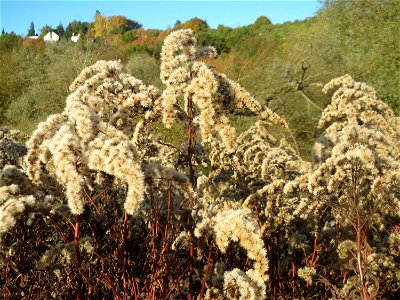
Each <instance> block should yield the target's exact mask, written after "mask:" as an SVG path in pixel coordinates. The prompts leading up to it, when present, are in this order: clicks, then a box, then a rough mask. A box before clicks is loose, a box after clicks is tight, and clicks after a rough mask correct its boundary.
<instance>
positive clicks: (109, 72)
mask: <svg viewBox="0 0 400 300" xmlns="http://www.w3.org/2000/svg"><path fill="white" fill-rule="evenodd" d="M216 55H217V53H216V50H215V49H214V48H212V47H206V48H202V49H198V48H197V47H196V39H195V37H194V33H193V31H192V30H190V29H180V30H176V31H173V32H171V33H170V35H169V36H167V37H166V39H165V41H164V45H163V47H162V50H161V67H160V74H161V75H160V78H161V82H162V83H163V85H164V86H165V87H164V89H158V88H156V87H155V86H152V85H146V84H144V83H143V82H142V81H141V80H139V79H136V78H135V77H133V76H132V75H130V74H127V73H125V72H123V66H122V64H121V62H119V61H98V62H97V63H95V64H94V65H92V66H89V67H87V68H85V69H84V70H83V71H82V72H81V74H80V75H79V76H78V77H77V78H76V80H75V81H74V82H73V83H72V84H71V87H70V91H71V93H70V95H69V96H68V97H67V99H66V105H65V108H64V110H63V111H62V112H61V113H59V114H54V115H50V116H49V117H48V118H47V120H45V121H44V122H42V123H40V124H39V125H38V127H37V129H36V130H35V131H34V132H33V133H32V135H31V136H30V137H29V139H28V140H27V142H26V147H25V145H24V144H23V143H21V142H20V140H18V139H17V138H15V137H14V136H13V134H14V133H12V132H11V131H9V130H8V129H1V131H0V133H1V136H0V138H1V140H0V163H1V165H0V166H1V169H2V171H1V173H0V222H1V227H0V259H1V260H0V268H1V271H2V276H1V279H0V293H1V297H2V298H4V299H21V298H32V297H34V298H40V299H42V298H43V299H70V298H75V299H91V298H93V299H112V298H114V299H124V300H125V299H199V300H200V299H243V300H244V299H253V300H258V299H278V298H281V299H285V298H293V299H306V298H319V299H330V298H336V299H347V298H354V299H360V298H361V299H363V300H365V299H375V298H377V299H387V298H390V297H395V296H396V295H398V293H399V289H400V286H399V282H400V273H399V271H398V270H399V266H400V257H399V253H400V252H399V251H400V250H399V249H400V225H399V217H400V216H399V207H400V201H399V193H400V190H399V178H400V175H399V167H400V166H399V155H400V154H399V153H400V148H399V144H398V141H399V133H398V132H399V119H398V118H397V117H396V116H395V115H394V113H393V111H392V110H391V109H390V108H389V106H388V105H386V104H384V103H383V102H382V101H380V100H379V99H378V97H377V95H376V92H375V91H374V90H373V89H372V88H371V87H369V86H368V85H366V84H365V83H359V82H356V81H354V80H353V79H352V78H351V77H350V76H349V75H345V76H343V77H340V78H336V79H334V80H333V81H331V82H330V83H328V84H327V85H326V86H325V88H324V91H325V92H328V91H329V90H331V89H333V88H334V87H335V86H339V88H338V89H337V90H336V91H335V92H334V93H333V95H332V102H331V104H329V105H328V106H327V107H326V108H325V110H324V111H323V113H322V116H321V119H320V122H319V125H318V130H319V133H320V136H319V138H318V139H317V140H316V142H315V146H314V148H313V160H312V161H306V160H304V159H302V157H301V156H300V154H299V153H298V150H296V144H294V145H291V144H290V143H289V142H290V141H293V138H292V137H289V139H288V140H286V139H285V138H282V135H278V136H279V138H278V137H277V136H274V135H273V134H272V133H271V131H270V128H272V127H273V128H275V130H276V128H281V129H282V132H286V133H287V131H286V128H287V127H288V124H287V122H286V120H285V119H284V118H282V117H280V116H279V115H277V114H276V113H274V112H273V111H272V110H271V109H269V108H268V107H265V106H264V105H262V104H261V103H259V102H258V101H257V100H256V99H255V98H254V97H252V96H251V95H250V93H248V92H247V91H246V90H245V89H244V88H243V87H242V86H240V85H239V84H238V83H236V82H235V81H233V80H231V79H229V78H228V77H227V76H226V75H224V74H221V73H218V72H217V71H216V70H215V69H214V68H212V67H211V66H209V65H208V64H207V63H206V61H208V60H210V59H213V58H215V57H216ZM204 57H206V58H207V59H204ZM234 109H236V110H249V111H251V112H252V114H254V115H255V116H256V118H257V120H256V121H255V122H254V124H253V125H252V126H250V128H248V129H247V130H245V131H244V132H242V133H240V134H237V133H236V130H235V128H234V126H232V125H231V124H230V122H229V112H230V111H232V110H234ZM177 126H180V128H184V129H185V134H184V135H183V136H182V137H180V139H179V140H181V141H183V143H182V144H181V145H177V144H173V143H170V142H168V141H167V140H165V139H164V138H163V135H162V134H160V133H159V132H158V129H160V128H163V131H164V132H165V131H168V130H170V131H171V133H172V134H177V132H176V131H174V130H176V128H177ZM164 127H165V128H164ZM288 141H289V142H288Z"/></svg>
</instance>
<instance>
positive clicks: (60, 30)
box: [54, 22, 65, 38]
mask: <svg viewBox="0 0 400 300" xmlns="http://www.w3.org/2000/svg"><path fill="white" fill-rule="evenodd" d="M54 32H55V33H57V34H58V36H59V37H60V38H61V37H63V36H64V32H65V31H64V26H63V25H62V24H61V22H60V24H58V26H57V27H56V29H54Z"/></svg>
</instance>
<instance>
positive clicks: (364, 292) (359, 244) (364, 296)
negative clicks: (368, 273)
mask: <svg viewBox="0 0 400 300" xmlns="http://www.w3.org/2000/svg"><path fill="white" fill-rule="evenodd" d="M362 239H363V234H362V224H361V213H360V209H359V208H357V268H358V274H359V276H360V283H361V288H362V299H363V300H369V296H368V288H367V284H366V283H365V278H364V272H363V267H362V258H361V251H362Z"/></svg>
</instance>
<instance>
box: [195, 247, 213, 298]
mask: <svg viewBox="0 0 400 300" xmlns="http://www.w3.org/2000/svg"><path fill="white" fill-rule="evenodd" d="M212 248H213V242H212V241H211V244H210V247H209V248H208V257H207V265H206V270H205V272H204V278H203V282H202V284H201V291H200V297H199V298H198V299H199V300H202V299H203V297H204V291H205V287H206V281H207V276H208V269H209V268H210V263H211V252H212Z"/></svg>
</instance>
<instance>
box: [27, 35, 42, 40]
mask: <svg viewBox="0 0 400 300" xmlns="http://www.w3.org/2000/svg"><path fill="white" fill-rule="evenodd" d="M27 38H28V39H31V40H37V39H38V38H39V37H38V36H37V35H30V36H27Z"/></svg>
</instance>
